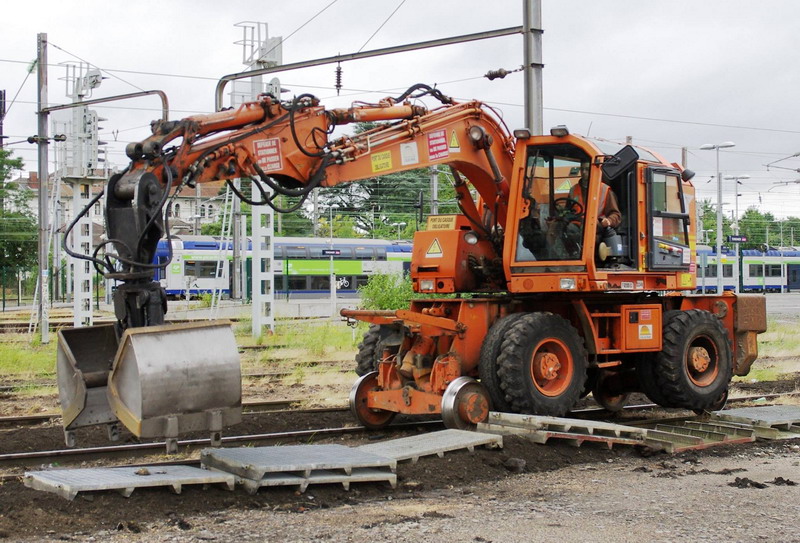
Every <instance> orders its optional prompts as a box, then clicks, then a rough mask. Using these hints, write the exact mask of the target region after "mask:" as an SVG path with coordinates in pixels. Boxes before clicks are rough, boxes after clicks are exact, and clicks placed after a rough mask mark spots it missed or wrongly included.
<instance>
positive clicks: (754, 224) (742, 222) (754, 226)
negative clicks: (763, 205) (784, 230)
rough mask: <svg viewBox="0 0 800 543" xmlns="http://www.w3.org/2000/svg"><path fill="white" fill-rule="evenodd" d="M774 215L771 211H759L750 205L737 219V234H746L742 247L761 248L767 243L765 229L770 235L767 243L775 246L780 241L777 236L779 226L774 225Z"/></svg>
mask: <svg viewBox="0 0 800 543" xmlns="http://www.w3.org/2000/svg"><path fill="white" fill-rule="evenodd" d="M774 223H775V216H774V215H773V214H772V213H769V212H767V213H761V212H760V211H759V210H758V208H757V207H755V206H751V207H749V208H747V210H746V211H745V212H744V214H743V215H742V217H741V219H739V234H740V235H743V236H747V243H743V244H742V245H741V247H742V249H763V248H764V246H765V245H766V244H767V229H768V228H769V229H770V230H771V233H772V236H774V237H771V239H770V240H769V244H770V245H772V246H776V245H778V244H779V243H780V240H779V239H778V237H777V233H778V231H779V228H780V227H779V226H777V225H775V224H774Z"/></svg>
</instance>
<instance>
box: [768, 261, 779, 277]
mask: <svg viewBox="0 0 800 543" xmlns="http://www.w3.org/2000/svg"><path fill="white" fill-rule="evenodd" d="M780 276H781V265H780V264H767V277H780Z"/></svg>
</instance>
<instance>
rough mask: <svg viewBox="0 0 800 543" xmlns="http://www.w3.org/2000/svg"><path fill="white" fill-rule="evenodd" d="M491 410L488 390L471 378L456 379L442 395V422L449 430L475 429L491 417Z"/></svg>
mask: <svg viewBox="0 0 800 543" xmlns="http://www.w3.org/2000/svg"><path fill="white" fill-rule="evenodd" d="M490 408H491V404H490V401H489V394H488V393H487V392H486V389H485V388H484V387H483V385H481V384H480V383H478V382H477V381H476V380H475V379H472V378H470V377H458V378H457V379H454V380H453V382H452V383H450V385H448V387H447V389H445V391H444V394H443V395H442V420H443V421H444V425H445V426H446V427H447V428H454V429H458V430H470V429H474V428H475V426H476V425H477V424H478V423H479V422H484V421H485V420H486V419H487V418H488V417H489V410H490Z"/></svg>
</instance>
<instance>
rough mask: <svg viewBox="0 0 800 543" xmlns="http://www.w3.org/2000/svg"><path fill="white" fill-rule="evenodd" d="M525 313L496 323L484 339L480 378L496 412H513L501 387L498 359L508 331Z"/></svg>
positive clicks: (479, 367)
mask: <svg viewBox="0 0 800 543" xmlns="http://www.w3.org/2000/svg"><path fill="white" fill-rule="evenodd" d="M523 315H525V314H524V313H514V314H513V315H507V316H505V317H503V318H501V319H498V320H497V321H495V323H494V324H493V325H492V327H491V328H490V329H489V333H488V334H486V337H485V338H484V339H483V345H481V354H480V359H479V362H478V376H479V377H480V379H481V383H483V386H484V387H485V388H486V391H487V392H488V393H489V398H491V400H492V408H493V410H494V411H501V412H503V413H508V412H510V411H511V404H510V403H509V400H508V399H506V393H505V391H503V389H502V388H501V387H500V377H499V376H498V375H497V370H498V365H497V358H498V357H499V356H500V348H501V347H502V345H503V340H505V338H506V334H507V333H508V330H509V329H510V328H511V326H513V325H514V324H515V323H516V322H517V321H519V319H520V317H522V316H523Z"/></svg>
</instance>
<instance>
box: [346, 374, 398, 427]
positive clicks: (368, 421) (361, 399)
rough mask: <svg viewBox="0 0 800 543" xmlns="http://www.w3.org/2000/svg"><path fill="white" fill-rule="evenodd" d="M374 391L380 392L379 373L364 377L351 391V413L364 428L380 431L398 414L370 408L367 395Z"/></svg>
mask: <svg viewBox="0 0 800 543" xmlns="http://www.w3.org/2000/svg"><path fill="white" fill-rule="evenodd" d="M372 390H380V387H378V372H377V371H371V372H369V373H367V374H366V375H362V376H361V377H360V378H359V379H358V381H356V382H355V384H354V385H353V388H352V389H350V412H351V413H352V414H353V416H355V418H356V419H357V420H358V422H360V423H361V424H362V425H363V426H364V427H366V428H369V429H370V430H379V429H381V428H383V427H384V426H386V425H387V424H389V423H390V422H392V420H393V419H394V417H395V415H396V414H397V413H395V412H394V411H386V410H385V409H372V408H371V407H369V406H368V405H367V399H368V398H367V395H368V393H369V392H370V391H372Z"/></svg>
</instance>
